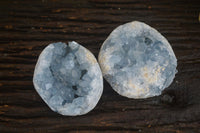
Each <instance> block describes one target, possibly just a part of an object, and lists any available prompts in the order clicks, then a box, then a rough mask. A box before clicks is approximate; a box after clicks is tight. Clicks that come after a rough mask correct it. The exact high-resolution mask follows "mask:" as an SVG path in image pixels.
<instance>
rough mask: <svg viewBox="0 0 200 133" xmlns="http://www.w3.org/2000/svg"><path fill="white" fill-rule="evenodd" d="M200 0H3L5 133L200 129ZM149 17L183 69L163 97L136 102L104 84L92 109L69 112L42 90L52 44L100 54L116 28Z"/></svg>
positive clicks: (0, 43) (1, 116)
mask: <svg viewBox="0 0 200 133" xmlns="http://www.w3.org/2000/svg"><path fill="white" fill-rule="evenodd" d="M199 12H200V1H199V0H196V1H195V0H182V1H181V0H180V1H174V0H152V1H150V0H127V1H123V0H121V1H120V0H116V1H114V0H108V1H105V0H88V1H81V0H40V1H38V0H32V1H31V0H1V1H0V133H4V132H5V133H6V132H13V133H23V132H24V133H34V132H36V133H45V132H58V133H61V132H67V131H69V132H77V131H80V132H88V131H91V132H94V131H98V132H103V131H107V132H124V131H126V132H143V133H157V132H163V133H198V132H200V22H199V21H200V20H199V19H200V18H199ZM133 20H138V21H143V22H145V23H147V24H149V25H151V26H152V27H154V28H156V29H157V30H158V31H160V32H161V33H162V34H163V35H164V36H165V37H166V38H167V39H168V40H169V42H170V43H171V45H172V47H173V50H174V52H175V54H176V56H177V58H178V71H179V72H178V74H177V75H176V78H175V80H174V82H173V84H172V85H171V86H170V87H169V88H167V89H166V90H165V91H164V92H163V94H162V95H161V96H158V97H153V98H149V99H141V100H134V99H128V98H125V97H122V96H119V95H118V94H117V93H116V92H114V91H113V90H112V88H111V87H110V86H109V85H108V83H107V82H106V81H104V92H103V95H102V97H101V100H100V101H99V103H98V105H97V106H96V108H95V109H94V110H92V111H91V112H90V113H88V114H86V115H83V116H77V117H66V116H61V115H59V114H57V113H54V112H53V111H51V110H50V109H49V108H48V107H47V105H46V104H45V103H44V102H43V101H42V99H41V98H40V96H39V95H38V94H37V93H36V91H35V89H34V87H33V83H32V76H33V70H34V66H35V63H36V61H37V58H38V55H39V54H40V52H41V51H42V50H43V48H44V47H45V46H47V45H48V44H49V43H51V42H57V41H62V42H67V41H71V40H75V41H77V42H78V43H80V44H82V45H83V46H85V47H86V48H88V49H89V50H91V52H93V53H94V54H95V56H96V57H97V55H98V51H99V49H100V46H101V44H102V43H103V41H104V40H105V39H106V37H107V36H108V35H109V33H110V32H111V31H112V30H113V29H114V28H115V27H117V26H118V25H120V24H124V23H126V22H130V21H133Z"/></svg>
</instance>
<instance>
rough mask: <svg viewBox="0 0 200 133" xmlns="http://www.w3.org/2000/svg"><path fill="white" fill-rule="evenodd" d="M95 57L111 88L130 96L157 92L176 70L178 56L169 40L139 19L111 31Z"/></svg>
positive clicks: (147, 95) (157, 93)
mask: <svg viewBox="0 0 200 133" xmlns="http://www.w3.org/2000/svg"><path fill="white" fill-rule="evenodd" d="M98 60H99V64H100V67H101V70H102V73H103V76H104V78H105V79H106V80H107V81H108V82H109V83H110V85H111V86H112V88H113V89H114V90H115V91H117V92H118V93H119V94H120V95H123V96H126V97H129V98H147V97H152V96H156V95H160V94H161V92H162V90H163V89H164V88H166V87H168V86H169V85H170V84H171V83H172V81H173V79H174V77H175V73H176V71H177V70H176V66H177V59H176V57H175V54H174V52H173V50H172V48H171V46H170V44H169V43H168V41H167V40H166V39H165V38H164V37H163V36H162V35H161V34H160V33H159V32H158V31H157V30H155V29H154V28H152V27H150V26H148V25H146V24H144V23H142V22H138V21H133V22H130V23H127V24H124V25H121V26H119V27H117V28H116V29H115V30H114V31H112V33H111V34H110V35H109V37H108V38H107V39H106V40H105V41H104V43H103V45H102V47H101V50H100V53H99V57H98Z"/></svg>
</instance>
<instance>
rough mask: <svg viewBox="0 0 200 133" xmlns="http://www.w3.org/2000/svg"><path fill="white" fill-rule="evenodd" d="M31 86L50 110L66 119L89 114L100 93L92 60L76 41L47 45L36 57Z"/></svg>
mask: <svg viewBox="0 0 200 133" xmlns="http://www.w3.org/2000/svg"><path fill="white" fill-rule="evenodd" d="M33 83H34V87H35V89H36V90H37V92H38V93H39V95H40V96H41V97H42V99H43V100H44V101H45V102H46V104H47V105H48V106H49V107H50V108H51V109H52V110H53V111H55V112H58V113H60V114H62V115H69V116H75V115H82V114H86V113H87V112H89V111H91V110H92V109H93V108H94V107H95V106H96V104H97V102H98V101H99V99H100V97H101V95H102V91H103V79H102V73H101V70H100V67H99V65H98V63H97V61H96V59H95V57H94V56H93V54H92V53H91V52H90V51H89V50H87V49H86V48H84V47H83V46H81V45H79V44H78V43H76V42H69V45H66V44H65V43H61V42H58V43H52V44H50V45H48V46H47V47H46V48H45V49H44V50H43V51H42V53H41V54H40V56H39V59H38V62H37V64H36V67H35V71H34V77H33Z"/></svg>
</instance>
